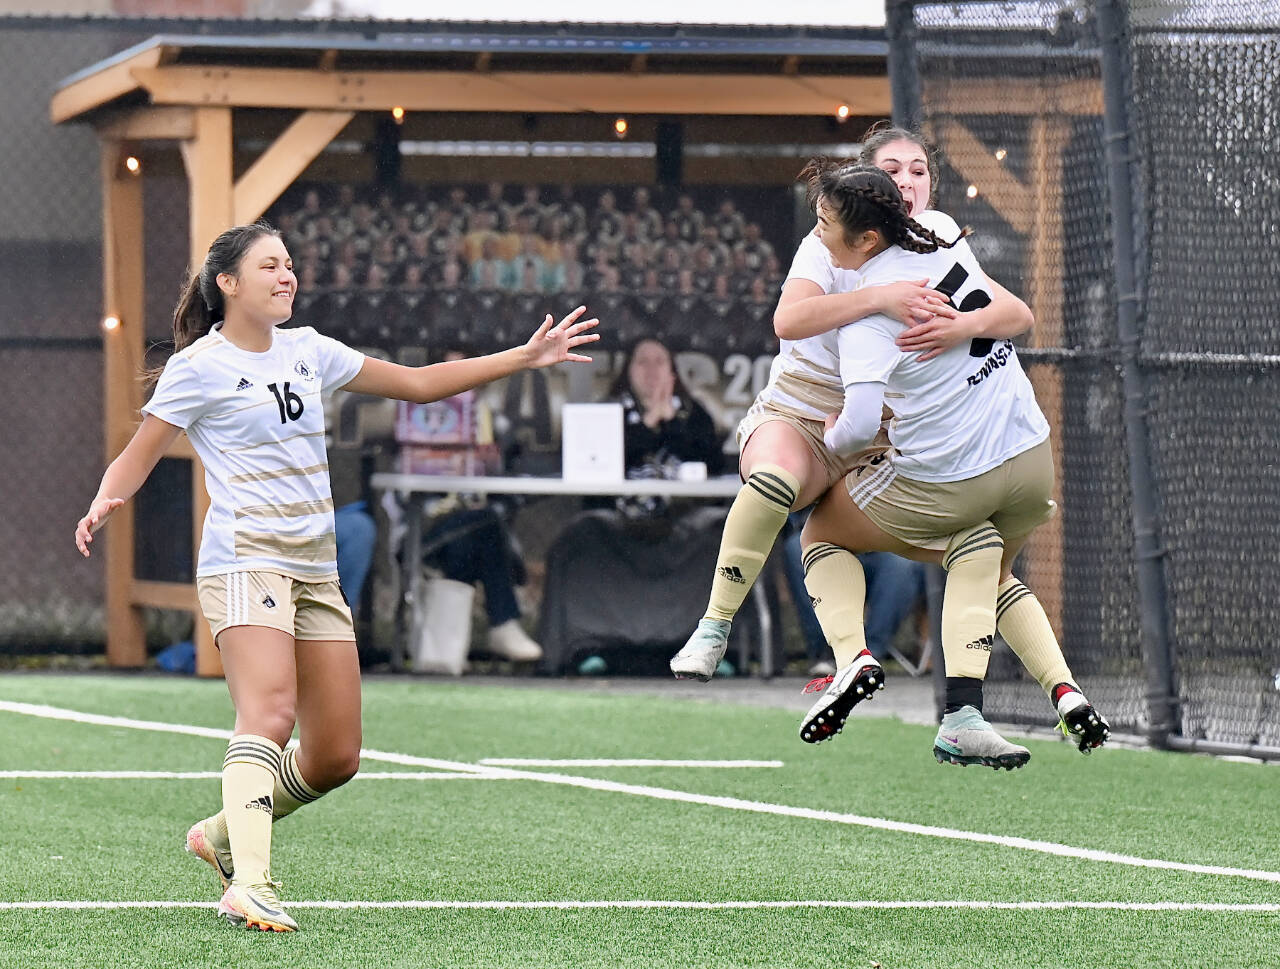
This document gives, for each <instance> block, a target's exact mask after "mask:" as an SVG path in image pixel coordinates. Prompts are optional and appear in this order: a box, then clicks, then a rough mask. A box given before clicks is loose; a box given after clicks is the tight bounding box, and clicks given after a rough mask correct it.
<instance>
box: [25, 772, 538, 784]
mask: <svg viewBox="0 0 1280 969" xmlns="http://www.w3.org/2000/svg"><path fill="white" fill-rule="evenodd" d="M3 778H12V779H15V780H33V781H36V780H78V781H80V780H88V781H207V780H221V778H222V772H221V771H213V770H0V779H3ZM352 780H355V781H506V780H512V778H509V777H489V776H487V775H485V774H450V773H446V772H445V771H409V770H404V771H361V772H360V773H359V774H357V775H356V776H355V777H353V778H352Z"/></svg>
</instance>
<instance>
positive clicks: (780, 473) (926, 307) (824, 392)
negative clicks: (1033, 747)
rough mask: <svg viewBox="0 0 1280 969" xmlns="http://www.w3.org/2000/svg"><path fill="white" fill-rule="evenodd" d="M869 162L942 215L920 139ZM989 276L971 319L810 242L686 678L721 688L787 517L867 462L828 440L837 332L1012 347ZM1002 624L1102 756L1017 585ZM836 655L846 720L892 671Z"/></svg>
mask: <svg viewBox="0 0 1280 969" xmlns="http://www.w3.org/2000/svg"><path fill="white" fill-rule="evenodd" d="M860 160H861V161H862V162H863V163H865V164H869V165H874V166H876V167H878V168H880V169H882V170H884V171H885V172H887V173H888V174H889V175H890V176H891V177H892V179H893V181H894V183H895V185H896V186H897V188H898V191H899V195H900V196H901V197H902V199H903V201H904V202H905V203H906V204H907V206H908V208H909V211H910V214H911V216H912V217H913V218H921V219H925V220H926V221H927V219H928V218H929V217H931V216H932V215H933V213H932V212H930V211H929V209H928V206H929V204H930V202H931V200H932V192H933V186H934V183H935V174H934V170H933V166H932V157H931V154H930V152H929V149H928V146H927V145H926V143H925V142H924V140H923V139H922V138H921V137H920V136H919V135H917V134H915V133H913V132H910V131H907V130H904V129H902V128H894V127H889V126H884V125H877V126H875V127H873V128H872V129H871V131H869V132H868V133H867V134H866V135H865V136H864V138H863V148H862V155H861V158H860ZM802 176H803V173H802ZM943 218H945V216H944V217H943ZM947 221H948V222H950V220H949V219H948V220H947ZM984 278H985V279H986V283H987V287H988V291H989V292H990V293H991V301H990V303H989V304H988V305H986V306H972V304H971V305H970V307H968V308H966V309H967V311H966V312H958V310H957V308H956V306H955V305H954V303H953V302H952V301H951V295H952V294H947V293H942V292H940V291H938V290H937V289H930V288H929V287H928V286H927V285H924V284H925V283H927V280H923V281H922V280H918V279H917V280H911V281H899V282H892V283H887V284H875V285H864V284H861V283H860V282H859V275H858V273H857V271H854V270H847V269H842V268H837V267H835V266H833V265H832V262H831V258H830V256H829V254H828V253H827V251H826V249H825V248H824V247H823V246H822V244H821V242H819V241H818V238H817V235H816V233H814V234H810V235H808V236H806V237H805V239H804V240H803V241H802V242H801V244H800V247H799V249H798V250H797V251H796V255H795V259H794V260H793V262H792V266H791V271H790V273H789V274H788V277H787V280H786V282H785V283H784V285H783V289H782V296H781V298H780V299H779V301H778V308H777V311H776V312H775V314H774V328H775V331H776V332H777V335H778V336H779V337H780V338H781V340H782V347H781V350H780V353H779V356H778V358H777V360H776V361H775V364H774V373H773V375H772V379H771V380H770V383H769V385H768V386H767V387H766V388H765V390H764V391H763V392H762V393H761V394H760V396H759V397H757V399H756V402H755V404H754V405H753V406H752V408H751V410H750V411H749V412H748V414H747V417H746V418H745V419H744V420H743V422H742V424H741V425H740V426H739V428H738V442H739V445H740V447H741V457H740V466H739V473H740V474H741V475H742V477H743V480H744V481H745V482H746V486H745V487H744V488H743V489H742V491H740V492H739V494H738V497H737V498H736V499H735V501H734V504H733V507H732V509H731V510H730V514H729V519H728V520H727V521H726V524H725V530H724V539H723V541H722V544H721V548H720V556H719V559H718V561H717V563H716V575H715V576H714V577H713V582H712V591H711V597H710V601H709V603H708V606H707V612H706V614H705V615H704V617H703V619H702V621H701V622H699V624H698V628H697V629H696V630H695V631H694V633H693V635H692V636H691V637H690V638H689V641H688V642H687V643H686V644H685V646H684V648H683V649H681V650H680V652H679V653H677V654H676V656H675V657H674V658H673V659H672V661H671V669H672V672H673V673H675V675H676V676H677V677H678V678H682V679H683V678H690V677H696V678H698V679H702V680H708V679H710V678H711V676H712V675H713V674H714V673H715V669H716V666H717V665H718V664H719V662H720V659H721V658H722V657H723V656H724V652H725V649H726V647H727V644H728V637H729V630H730V625H731V622H732V619H733V617H734V616H735V615H736V614H737V611H738V609H739V608H740V607H741V605H742V603H743V601H745V599H746V596H747V592H748V591H749V590H750V588H751V584H752V583H753V582H754V581H755V579H756V577H757V576H758V575H759V572H760V569H761V568H762V567H763V564H764V560H765V558H766V557H767V556H768V553H769V550H770V548H771V547H772V545H773V541H774V539H775V537H776V536H777V533H778V531H779V530H780V529H781V527H782V523H783V522H784V521H785V520H786V514H787V511H788V507H786V506H785V505H784V502H786V501H788V500H789V501H790V502H791V505H790V508H792V509H799V508H803V507H806V506H807V505H809V504H810V503H812V502H813V501H814V500H815V499H816V498H817V497H818V496H819V495H821V494H822V493H824V492H825V491H826V489H827V487H828V486H829V485H830V484H833V483H834V482H836V481H838V480H839V479H840V478H841V476H842V475H843V474H844V472H845V471H846V470H848V469H849V468H850V467H852V466H853V465H855V464H858V463H859V460H858V458H854V459H853V460H852V461H851V462H850V461H843V460H840V459H838V458H837V457H836V456H835V455H832V454H831V453H830V451H829V450H828V449H827V448H826V447H825V446H824V445H823V442H822V438H823V433H824V428H823V421H824V419H825V417H826V416H827V415H828V414H830V413H833V412H836V411H839V410H841V409H842V407H843V403H844V389H843V387H842V386H841V382H840V377H839V347H838V342H837V340H836V337H835V335H834V333H833V331H834V330H835V328H837V327H839V326H841V325H842V324H845V323H848V322H850V321H856V320H860V319H862V318H863V317H866V316H869V315H872V314H875V313H883V314H884V315H887V316H889V317H892V318H893V319H895V320H898V321H899V322H901V323H902V324H904V325H905V326H906V329H905V330H903V331H902V332H901V333H900V334H899V335H898V338H897V345H898V348H899V349H900V350H901V351H903V352H904V353H913V354H918V355H919V356H920V359H921V360H922V361H923V360H928V359H931V358H932V357H934V356H936V355H938V354H940V353H942V352H943V351H945V350H947V349H948V348H951V347H954V346H958V345H966V346H967V345H969V344H970V342H971V341H973V340H983V339H1002V338H1008V337H1013V336H1017V335H1019V334H1021V333H1023V332H1025V331H1026V330H1027V329H1029V328H1030V326H1031V324H1032V318H1031V313H1030V311H1029V310H1028V309H1027V307H1026V305H1025V304H1024V303H1023V302H1022V301H1021V300H1020V299H1018V298H1017V297H1016V296H1014V295H1013V294H1012V293H1010V292H1009V291H1008V290H1006V289H1005V288H1004V287H1002V286H1000V285H999V284H998V283H996V282H994V281H993V280H991V279H990V278H989V277H984ZM877 413H878V414H879V413H880V411H879V410H878V411H877ZM887 447H888V439H887V438H886V437H884V436H883V435H881V436H879V437H878V438H877V439H876V441H874V442H873V443H872V445H871V446H870V448H869V449H868V452H867V453H866V454H865V455H863V456H861V457H862V460H863V462H867V461H871V460H874V459H876V458H877V457H879V456H881V455H883V454H884V452H885V449H886V448H887ZM756 475H758V477H755V476H756ZM753 477H754V480H753ZM999 624H1000V626H999V628H1000V633H1001V635H1002V636H1003V637H1004V639H1005V641H1006V642H1008V644H1009V646H1010V648H1011V649H1013V651H1014V653H1016V654H1017V655H1018V657H1019V659H1021V660H1022V662H1023V664H1024V665H1025V666H1026V668H1027V670H1028V671H1029V672H1030V673H1031V674H1032V675H1033V676H1035V678H1036V679H1037V681H1038V682H1039V683H1040V684H1041V686H1042V687H1043V688H1044V689H1045V690H1046V692H1047V693H1048V694H1049V695H1050V699H1051V700H1052V702H1053V703H1054V704H1055V708H1056V709H1057V712H1058V715H1059V717H1060V718H1061V719H1062V720H1063V722H1064V723H1066V724H1067V727H1068V729H1070V730H1071V732H1072V733H1074V734H1075V735H1076V736H1077V739H1078V740H1079V741H1080V748H1081V750H1088V749H1090V748H1092V747H1096V746H1099V745H1100V744H1101V743H1102V742H1103V741H1104V740H1105V739H1106V737H1105V734H1104V733H1103V732H1102V730H1101V728H1097V727H1092V726H1090V724H1091V718H1093V717H1096V716H1097V714H1096V713H1095V711H1094V710H1093V707H1092V706H1091V705H1089V704H1088V703H1087V701H1085V700H1084V698H1083V695H1082V694H1081V693H1080V691H1079V689H1078V687H1076V686H1075V685H1074V681H1073V680H1072V678H1071V675H1070V671H1069V670H1068V669H1067V667H1066V662H1065V660H1064V659H1063V657H1062V650H1061V648H1060V647H1059V645H1058V642H1057V638H1056V637H1055V636H1054V633H1053V628H1052V626H1051V625H1050V624H1049V620H1048V617H1047V616H1046V615H1045V612H1044V609H1043V607H1042V606H1041V605H1040V602H1039V600H1037V599H1036V597H1035V596H1034V595H1033V594H1032V593H1031V592H1030V590H1028V589H1027V588H1026V586H1024V585H1023V584H1022V583H1021V582H1020V581H1019V580H1018V579H1017V578H1016V577H1015V576H1012V575H1010V576H1008V578H1006V579H1005V581H1004V582H1002V583H1001V587H1000V609H999ZM832 646H833V650H834V651H836V660H837V667H838V668H840V670H842V672H841V674H840V675H838V676H837V677H836V679H835V680H834V681H833V682H832V684H831V687H830V688H829V690H828V694H827V698H828V699H830V694H831V693H832V691H834V692H835V693H836V698H835V699H836V700H837V701H838V702H837V703H836V704H835V706H836V708H837V711H838V713H839V719H840V722H841V723H843V718H844V717H845V716H847V714H848V711H849V710H850V709H852V706H853V704H855V703H857V702H859V701H860V700H861V699H863V698H865V697H866V696H869V695H870V694H871V692H872V691H874V689H876V688H877V687H879V686H882V685H883V683H884V674H883V671H882V670H881V669H880V668H879V666H878V664H873V663H868V664H867V665H865V666H859V667H858V668H856V669H854V668H850V666H851V663H852V660H853V654H850V655H848V656H844V655H842V654H841V652H840V650H839V647H837V646H836V645H835V644H832ZM855 681H856V682H855ZM873 681H874V682H873ZM828 705H829V706H830V703H829V704H828ZM828 722H829V719H828ZM1103 726H1105V725H1103ZM815 739H821V737H815Z"/></svg>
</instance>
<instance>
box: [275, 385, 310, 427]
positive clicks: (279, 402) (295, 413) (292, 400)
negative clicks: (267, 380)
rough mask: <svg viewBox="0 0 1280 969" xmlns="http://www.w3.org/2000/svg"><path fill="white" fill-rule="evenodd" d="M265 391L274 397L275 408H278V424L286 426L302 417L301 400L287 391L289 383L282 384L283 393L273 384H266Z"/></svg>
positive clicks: (290, 391)
mask: <svg viewBox="0 0 1280 969" xmlns="http://www.w3.org/2000/svg"><path fill="white" fill-rule="evenodd" d="M267 390H269V391H271V392H272V393H273V394H275V395H276V406H277V407H279V408H280V423H281V424H287V423H288V422H289V421H296V420H297V419H298V418H299V417H301V416H302V410H303V407H302V398H301V397H299V396H298V395H297V394H295V393H294V392H293V391H292V390H290V389H289V381H287V380H286V381H285V382H284V392H283V393H281V391H280V388H279V387H277V386H276V385H275V384H267Z"/></svg>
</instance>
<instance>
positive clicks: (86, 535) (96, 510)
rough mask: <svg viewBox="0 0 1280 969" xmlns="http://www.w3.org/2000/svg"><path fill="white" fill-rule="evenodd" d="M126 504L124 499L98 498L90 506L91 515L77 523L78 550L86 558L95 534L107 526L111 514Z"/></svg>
mask: <svg viewBox="0 0 1280 969" xmlns="http://www.w3.org/2000/svg"><path fill="white" fill-rule="evenodd" d="M123 504H124V499H123V498H96V499H94V502H93V504H92V505H90V506H89V513H88V514H87V515H85V516H84V517H83V518H81V519H80V521H79V522H77V523H76V548H78V549H80V554H81V555H83V556H84V557H85V558H88V557H89V546H90V545H92V544H93V533H94V532H96V531H97V530H98V529H99V528H101V527H102V526H103V525H105V524H106V521H107V518H108V517H110V515H111V513H112V512H113V511H115V510H116V509H117V508H119V507H120V506H121V505H123Z"/></svg>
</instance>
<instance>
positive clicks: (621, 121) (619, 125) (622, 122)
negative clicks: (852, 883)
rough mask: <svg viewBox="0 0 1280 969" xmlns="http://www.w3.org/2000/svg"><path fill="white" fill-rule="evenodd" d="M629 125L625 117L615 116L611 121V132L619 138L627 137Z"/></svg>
mask: <svg viewBox="0 0 1280 969" xmlns="http://www.w3.org/2000/svg"><path fill="white" fill-rule="evenodd" d="M630 127H631V126H630V125H628V124H627V119H626V118H617V119H616V120H615V121H614V122H613V133H614V134H615V135H617V136H618V137H619V138H625V137H627V131H628V130H629V129H630Z"/></svg>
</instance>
